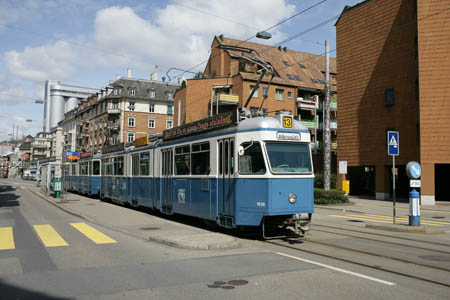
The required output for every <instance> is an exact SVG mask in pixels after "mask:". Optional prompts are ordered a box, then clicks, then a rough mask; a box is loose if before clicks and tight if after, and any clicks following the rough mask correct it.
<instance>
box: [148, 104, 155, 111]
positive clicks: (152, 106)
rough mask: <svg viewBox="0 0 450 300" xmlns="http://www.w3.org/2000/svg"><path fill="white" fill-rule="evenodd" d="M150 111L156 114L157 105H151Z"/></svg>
mask: <svg viewBox="0 0 450 300" xmlns="http://www.w3.org/2000/svg"><path fill="white" fill-rule="evenodd" d="M148 111H149V112H151V113H154V112H155V104H150V108H149V110H148Z"/></svg>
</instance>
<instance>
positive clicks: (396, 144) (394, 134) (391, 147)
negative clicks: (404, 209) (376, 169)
mask: <svg viewBox="0 0 450 300" xmlns="http://www.w3.org/2000/svg"><path fill="white" fill-rule="evenodd" d="M387 148H388V155H392V197H393V201H392V209H393V221H394V224H395V157H396V156H397V155H399V153H400V140H399V135H398V131H388V132H387Z"/></svg>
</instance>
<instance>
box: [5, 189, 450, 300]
mask: <svg viewBox="0 0 450 300" xmlns="http://www.w3.org/2000/svg"><path fill="white" fill-rule="evenodd" d="M29 184H30V183H26V182H20V181H19V182H17V183H13V184H11V181H0V299H2V300H3V299H224V298H226V299H411V298H414V299H416V298H426V299H448V295H449V294H450V291H449V289H446V288H443V287H438V286H433V285H432V284H428V283H423V282H418V281H417V280H413V279H408V278H402V277H401V276H396V275H394V274H387V273H385V272H382V271H377V270H372V269H367V268H364V267H361V266H354V265H351V264H348V263H344V262H339V261H335V260H332V259H325V258H321V257H319V256H315V255H311V254H305V253H301V252H298V251H295V250H292V249H291V250H290V249H286V248H282V247H278V246H275V245H270V244H266V243H263V242H261V241H255V240H243V241H242V247H241V248H238V249H226V250H212V251H201V250H186V249H176V248H172V247H169V246H165V245H161V244H158V243H154V242H149V241H145V240H141V239H138V238H136V237H132V236H128V235H126V234H123V233H120V232H117V231H114V230H110V229H107V228H106V227H102V226H101V225H98V224H91V223H89V222H87V221H86V220H83V219H80V218H78V217H75V216H72V215H70V214H67V213H66V212H63V211H61V210H59V209H58V208H56V207H54V206H52V205H50V204H49V203H48V202H46V201H45V200H43V199H41V198H39V197H37V196H35V195H34V194H33V193H31V192H30V191H28V188H27V186H29ZM14 186H16V187H17V188H13V187H14ZM124 209H126V208H124ZM80 224H81V225H80ZM55 233H56V234H55ZM9 237H10V238H9ZM11 240H12V242H11ZM8 247H9V248H8ZM448 292H449V293H448Z"/></svg>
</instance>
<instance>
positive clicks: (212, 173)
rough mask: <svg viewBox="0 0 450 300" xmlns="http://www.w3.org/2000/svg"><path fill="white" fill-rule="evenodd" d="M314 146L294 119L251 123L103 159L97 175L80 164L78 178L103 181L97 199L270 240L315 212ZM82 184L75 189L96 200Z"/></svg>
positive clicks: (299, 227)
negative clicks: (256, 230) (246, 230)
mask: <svg viewBox="0 0 450 300" xmlns="http://www.w3.org/2000/svg"><path fill="white" fill-rule="evenodd" d="M214 122H215V121H214ZM204 124H205V123H203V125H204ZM203 125H202V124H200V125H199V124H197V125H196V126H198V127H200V128H201V127H202V126H203ZM189 126H190V125H187V126H185V128H191V127H194V126H191V127H189ZM173 130H174V131H173V132H176V131H177V129H176V128H174V129H173ZM310 141H311V137H310V133H309V131H308V129H307V128H306V127H305V126H303V125H302V124H301V123H300V122H298V121H296V120H294V119H293V117H292V116H289V115H283V114H280V115H278V116H276V117H267V116H265V117H254V118H248V119H244V120H241V121H240V122H237V123H230V124H228V127H222V128H219V129H212V130H209V131H202V132H200V133H191V134H190V135H188V136H186V135H181V136H177V135H176V134H175V135H170V136H169V138H168V137H167V136H165V137H164V138H159V139H154V140H152V141H151V142H150V143H149V144H148V145H146V146H143V147H136V148H134V149H132V150H119V151H117V152H111V153H105V154H103V155H102V157H101V171H100V170H99V171H98V172H97V171H95V170H97V169H96V167H95V165H94V164H95V160H86V161H83V160H81V161H80V162H79V170H77V172H79V176H78V177H79V178H80V180H79V181H80V182H83V179H82V178H83V176H84V175H86V174H88V176H87V177H93V176H97V177H99V178H100V177H101V185H100V187H99V193H100V197H101V198H108V199H111V200H112V201H114V202H119V203H122V204H130V205H132V206H143V207H149V208H152V209H156V210H159V211H161V212H163V213H166V214H183V215H188V216H194V217H198V218H202V219H206V220H210V221H213V222H216V223H217V224H218V225H220V226H224V227H230V228H239V227H249V226H251V227H259V226H261V227H262V230H263V233H265V234H267V232H269V231H272V230H273V229H277V228H285V227H291V228H293V229H294V230H295V231H296V232H298V233H300V234H304V233H305V232H306V231H307V230H309V223H310V221H311V216H312V213H313V211H314V204H313V203H314V173H313V166H312V159H311V150H310ZM97 162H98V165H97V166H99V165H100V161H98V160H97ZM86 163H87V164H86ZM85 164H86V165H85ZM98 168H100V167H98ZM90 170H92V171H90ZM85 173H86V174H85ZM94 173H95V174H94ZM75 181H76V180H73V182H75ZM86 182H87V183H88V182H89V180H87V181H86ZM85 185H86V183H81V184H79V185H78V188H77V189H76V190H77V191H78V192H81V193H84V192H85V191H86V190H87V189H89V188H90V189H91V190H92V192H91V193H92V194H95V192H94V190H93V189H92V185H91V186H89V184H87V187H85Z"/></svg>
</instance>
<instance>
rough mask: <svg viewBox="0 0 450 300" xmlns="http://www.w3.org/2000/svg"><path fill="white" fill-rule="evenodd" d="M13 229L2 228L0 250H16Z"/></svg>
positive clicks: (0, 230) (0, 228)
mask: <svg viewBox="0 0 450 300" xmlns="http://www.w3.org/2000/svg"><path fill="white" fill-rule="evenodd" d="M15 248H16V245H15V244H14V236H13V229H12V227H0V250H11V249H15Z"/></svg>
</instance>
